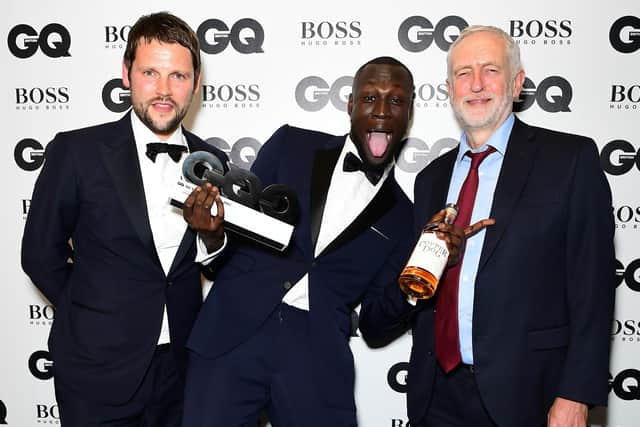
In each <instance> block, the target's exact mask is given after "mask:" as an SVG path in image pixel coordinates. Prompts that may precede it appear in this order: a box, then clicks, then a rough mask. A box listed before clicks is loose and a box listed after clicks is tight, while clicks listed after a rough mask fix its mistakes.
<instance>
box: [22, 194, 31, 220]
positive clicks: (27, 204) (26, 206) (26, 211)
mask: <svg viewBox="0 0 640 427" xmlns="http://www.w3.org/2000/svg"><path fill="white" fill-rule="evenodd" d="M20 205H21V207H22V218H26V217H27V215H28V214H29V208H30V207H31V199H22V200H21V203H20Z"/></svg>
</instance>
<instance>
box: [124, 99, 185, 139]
mask: <svg viewBox="0 0 640 427" xmlns="http://www.w3.org/2000/svg"><path fill="white" fill-rule="evenodd" d="M132 101H133V100H132ZM156 101H162V102H169V103H171V105H173V111H174V114H173V116H172V117H167V118H154V117H152V114H151V112H150V109H151V104H152V103H154V102H156ZM132 104H133V111H134V112H135V113H136V115H137V116H138V118H139V119H140V121H141V122H142V123H144V124H145V125H146V126H147V127H148V128H149V130H151V132H153V133H155V134H159V135H169V134H171V133H173V132H174V131H175V130H176V129H178V127H179V126H180V123H182V119H184V117H185V116H186V115H187V111H188V109H189V107H188V106H189V103H187V104H186V106H182V107H180V106H179V105H177V104H176V103H175V102H174V101H173V100H172V99H170V98H156V99H153V100H151V101H149V102H132Z"/></svg>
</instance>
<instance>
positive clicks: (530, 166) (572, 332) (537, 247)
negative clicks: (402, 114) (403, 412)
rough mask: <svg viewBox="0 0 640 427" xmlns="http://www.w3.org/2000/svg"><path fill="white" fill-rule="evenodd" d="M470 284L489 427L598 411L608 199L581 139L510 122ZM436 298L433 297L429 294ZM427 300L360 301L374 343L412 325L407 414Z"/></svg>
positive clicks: (438, 172)
mask: <svg viewBox="0 0 640 427" xmlns="http://www.w3.org/2000/svg"><path fill="white" fill-rule="evenodd" d="M456 153H457V150H452V151H450V152H448V153H446V154H445V155H443V156H441V157H439V158H438V159H436V160H435V161H433V162H432V163H431V164H429V165H428V166H427V167H426V168H425V169H424V170H423V171H422V172H421V173H420V174H419V175H418V177H417V179H416V184H415V208H414V214H415V233H416V235H417V234H418V233H419V232H420V229H421V227H422V226H423V224H424V222H425V221H426V219H428V218H429V217H430V216H431V215H432V214H433V213H435V212H436V211H437V210H438V209H441V208H442V206H443V205H444V203H445V201H446V197H447V192H448V188H449V181H450V178H451V173H452V170H453V163H454V160H455V157H456ZM491 218H495V220H496V224H495V225H493V226H491V227H489V228H488V229H487V232H486V236H485V241H484V246H483V248H482V254H481V258H480V264H479V267H478V275H477V278H476V283H475V297H474V312H473V356H474V365H475V368H476V370H475V372H476V373H475V377H476V380H477V383H478V387H479V390H480V393H481V395H482V399H483V402H484V404H485V405H486V408H487V410H488V412H489V414H490V415H491V417H492V418H493V420H494V421H495V422H496V423H497V424H498V425H500V426H518V427H526V426H536V427H537V426H541V425H545V423H546V414H547V411H548V409H549V408H550V406H551V404H552V403H553V399H554V398H555V397H564V398H567V399H571V400H575V401H580V402H584V403H588V404H594V405H606V403H607V381H608V362H609V341H610V328H611V319H612V312H613V301H614V295H615V283H614V271H615V270H614V250H613V232H614V226H613V216H612V209H611V193H610V190H609V185H608V183H607V181H606V178H605V176H604V174H603V173H602V171H601V169H600V163H599V156H598V151H597V148H596V146H595V144H594V143H593V141H592V140H590V139H587V138H584V137H579V136H576V135H569V134H563V133H558V132H553V131H550V130H546V129H541V128H536V127H531V126H528V125H526V124H524V123H522V122H521V121H520V120H517V119H516V122H515V125H514V127H513V130H512V132H511V136H510V138H509V143H508V147H507V151H506V153H505V157H504V162H503V164H502V169H501V171H500V176H499V178H498V183H497V186H496V191H495V194H494V199H493V205H492V209H491ZM435 298H437V294H436V297H435ZM434 308H435V299H434V300H427V301H425V302H419V303H418V305H417V306H416V307H413V306H411V305H409V304H408V303H407V302H406V299H405V298H404V296H403V295H402V294H401V293H400V292H398V291H397V286H389V287H387V288H386V289H380V290H379V296H378V298H376V299H370V300H368V301H367V302H365V304H363V307H362V311H361V320H360V328H361V331H362V333H363V335H364V336H365V338H368V339H378V340H380V339H383V337H382V336H383V335H384V334H385V333H387V332H388V331H389V329H391V328H393V327H397V326H398V325H400V324H402V323H406V324H408V325H410V326H411V327H412V328H413V333H412V335H413V348H412V352H411V359H410V365H409V373H408V380H407V382H408V396H407V399H408V412H409V418H410V420H411V421H412V422H417V421H419V420H421V419H422V418H423V417H424V415H425V412H426V409H427V407H428V402H429V401H430V398H431V390H432V386H433V380H434V373H435V369H436V359H435V353H434V323H433V322H434Z"/></svg>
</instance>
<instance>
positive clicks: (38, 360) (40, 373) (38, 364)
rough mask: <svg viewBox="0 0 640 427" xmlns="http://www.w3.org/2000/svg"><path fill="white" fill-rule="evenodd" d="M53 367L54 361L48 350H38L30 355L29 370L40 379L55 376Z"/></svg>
mask: <svg viewBox="0 0 640 427" xmlns="http://www.w3.org/2000/svg"><path fill="white" fill-rule="evenodd" d="M52 367H53V361H52V360H51V357H50V356H49V352H48V351H44V350H38V351H36V352H35V353H33V354H32V355H31V357H29V370H30V371H31V374H32V375H33V376H34V377H36V378H37V379H39V380H49V379H51V378H53V372H52V369H51V368H52Z"/></svg>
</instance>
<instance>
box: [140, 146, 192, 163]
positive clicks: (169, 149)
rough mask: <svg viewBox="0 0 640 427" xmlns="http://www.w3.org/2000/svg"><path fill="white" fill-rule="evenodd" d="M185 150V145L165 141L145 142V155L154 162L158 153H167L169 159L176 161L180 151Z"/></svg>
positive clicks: (183, 151)
mask: <svg viewBox="0 0 640 427" xmlns="http://www.w3.org/2000/svg"><path fill="white" fill-rule="evenodd" d="M186 151H187V147H185V146H184V145H177V144H167V143H166V142H150V143H149V144H147V152H146V155H147V157H148V158H150V159H151V161H152V162H154V163H155V161H156V157H157V156H158V154H159V153H167V154H168V155H169V157H171V159H172V160H173V161H174V162H176V163H178V160H180V157H181V156H182V153H185V152H186Z"/></svg>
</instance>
